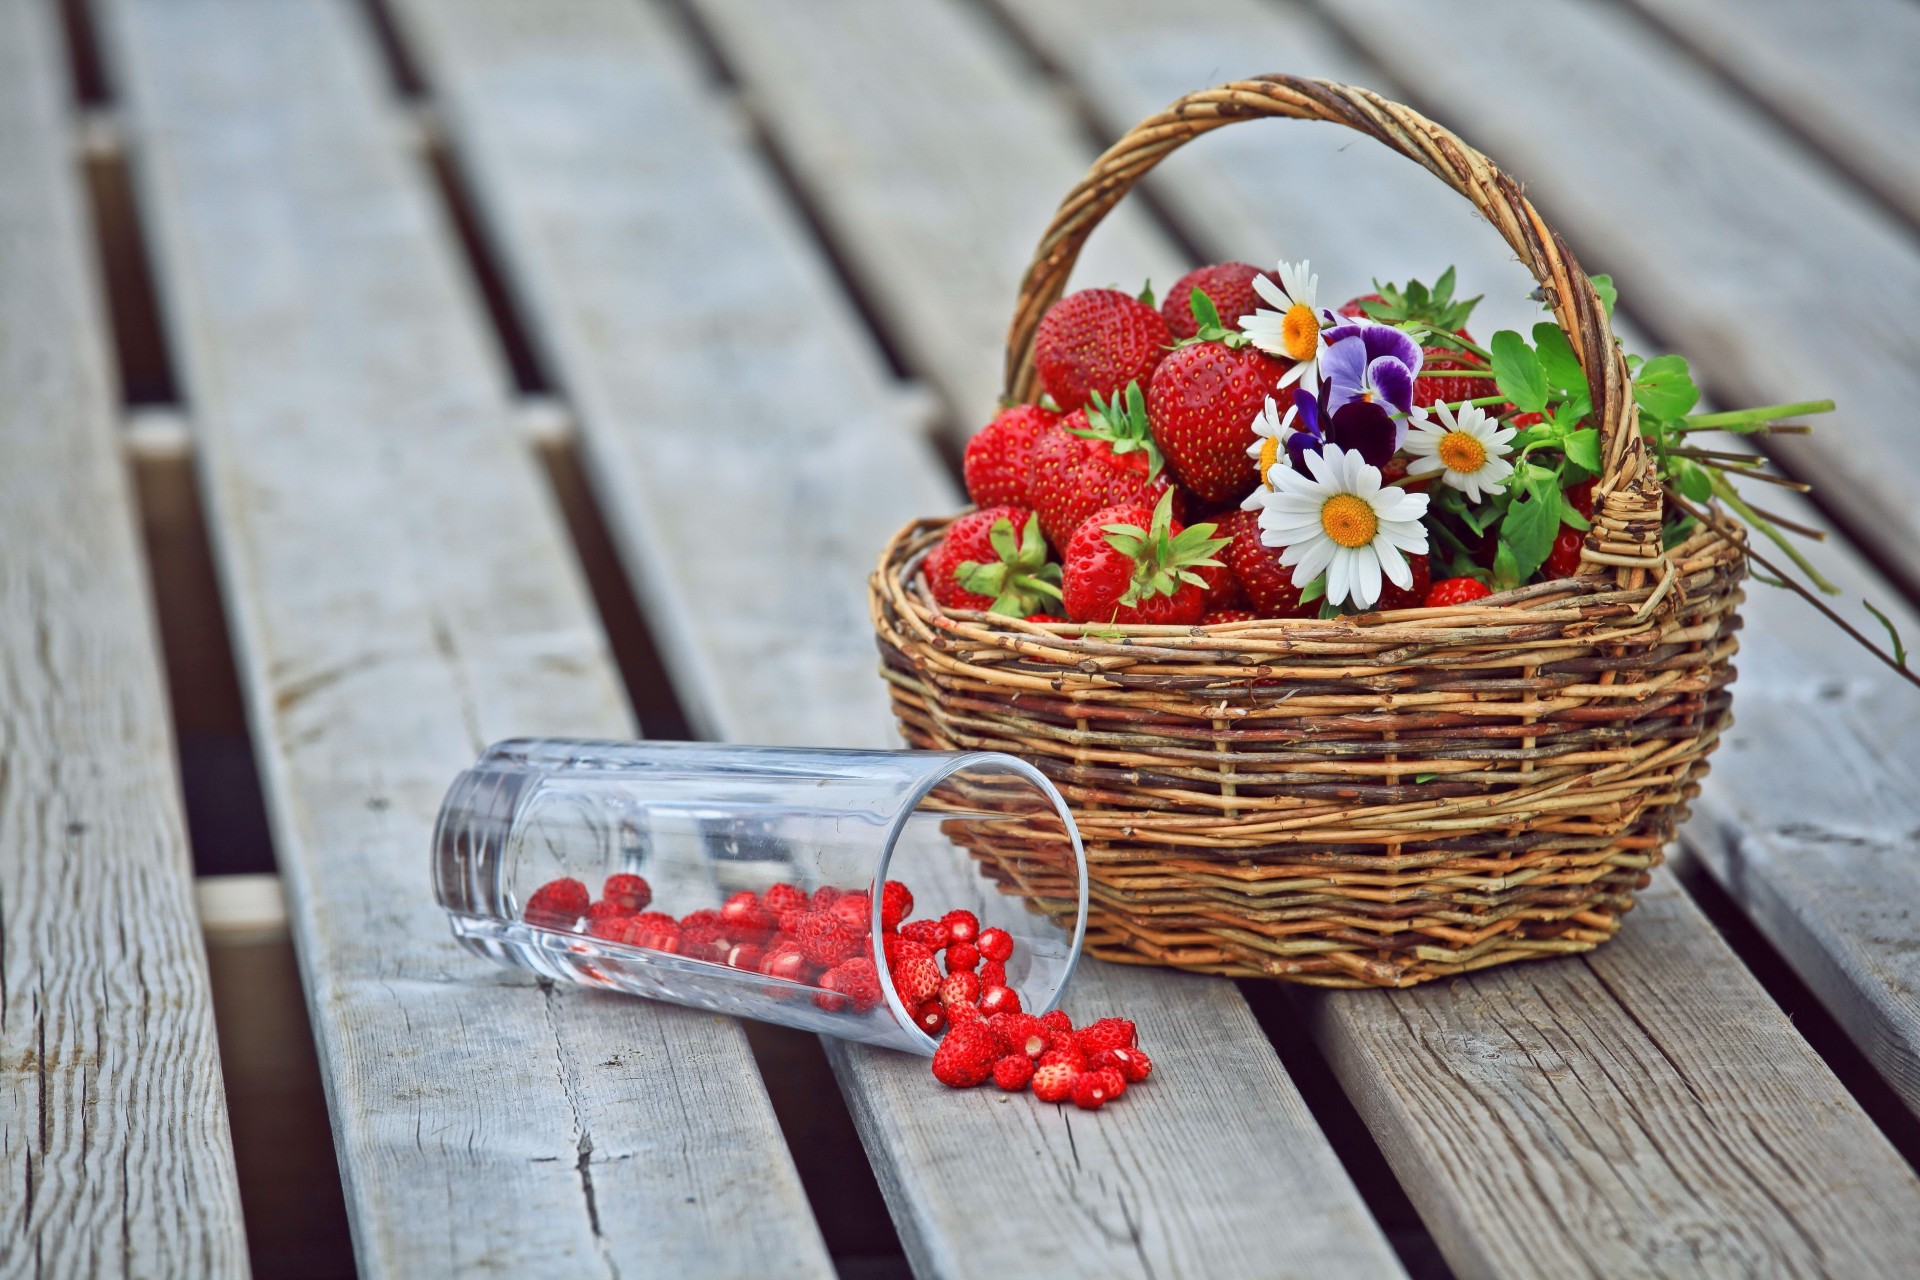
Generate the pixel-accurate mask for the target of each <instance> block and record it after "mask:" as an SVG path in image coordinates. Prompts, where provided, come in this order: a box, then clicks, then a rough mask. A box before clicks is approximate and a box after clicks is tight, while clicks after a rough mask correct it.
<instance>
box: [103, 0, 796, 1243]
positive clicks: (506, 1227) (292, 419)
mask: <svg viewBox="0 0 1920 1280" xmlns="http://www.w3.org/2000/svg"><path fill="white" fill-rule="evenodd" d="M103 14H104V15H105V16H106V17H107V18H109V19H110V21H107V22H105V23H103V27H104V29H105V31H106V33H107V35H108V37H109V43H110V47H111V49H112V52H113V54H114V55H115V57H114V62H115V69H116V72H117V76H116V83H119V84H123V85H125V86H126V89H127V92H128V96H129V98H130V102H131V106H130V129H131V138H132V143H133V146H134V148H135V152H136V155H137V158H138V166H139V177H140V180H141V190H142V192H143V194H144V197H145V204H146V207H147V209H148V212H149V215H150V225H151V227H152V232H153V242H154V248H155V257H156V261H157V264H158V269H159V272H160V276H161V281H160V283H161V292H162V295H163V297H164V299H165V303H166V309H167V315H168V317H169V319H170V321H171V328H172V331H173V333H174V335H175V337H176V340H177V346H178V350H179V355H180V364H181V368H182V373H183V377H184V381H185V384H186V387H187V392H188V398H189V400H190V402H191V404H192V406H193V414H194V428H195V432H196V436H197V445H198V451H199V453H198V456H199V462H200V466H201V471H202V476H203V480H204V484H205V488H206V490H207V496H208V500H209V501H208V507H209V524H210V531H211V536H212V538H213V540H214V543H215V548H216V553H217V556H218V559H219V563H220V568H221V574H222V579H223V582H224V585H225V589H226V594H227V598H228V600H229V602H230V607H231V616H232V619H233V623H234V628H235V631H236V634H237V644H236V648H237V651H238V654H239V657H240V662H241V666H242V676H243V684H244V686H245V689H246V694H247V699H248V704H249V714H250V716H251V718H252V722H253V725H254V734H255V740H256V742H257V744H258V746H259V750H260V753H261V757H262V760H261V764H262V769H261V772H262V775H263V777H264V779H265V781H266V784H267V788H268V793H269V794H268V799H269V803H270V809H271V815H272V818H273V828H274V837H275V842H276V847H277V852H278V855H279V859H280V864H281V867H282V870H283V873H284V882H285V887H286V891H287V896H288V905H289V910H290V916H291V924H292V928H293V933H294V938H295V941H296V944H297V945H298V947H299V948H300V952H301V958H302V967H303V969H304V971H305V976H306V981H307V996H308V1002H309V1005H310V1007H311V1008H312V1010H313V1011H314V1014H315V1039H316V1045H317V1048H318V1051H319V1055H320V1059H321V1063H322V1066H323V1069H324V1072H325V1076H326V1082H327V1089H328V1096H329V1102H330V1104H331V1108H332V1114H333V1121H334V1126H335V1131H336V1137H337V1140H338V1147H339V1153H340V1163H341V1172H342V1180H343V1183H344V1186H345V1191H346V1198H347V1204H348V1208H349V1213H350V1216H351V1218H352V1221H353V1227H354V1237H355V1248H356V1254H357V1257H358V1261H359V1270H360V1274H361V1275H363V1276H368V1277H373V1276H406V1277H416V1276H433V1275H471V1274H474V1273H476V1272H478V1271H481V1270H488V1271H492V1272H496V1273H500V1274H513V1275H519V1274H533V1273H536V1272H538V1273H551V1272H555V1271H562V1272H570V1273H579V1274H589V1273H590V1274H605V1275H616V1274H619V1273H621V1272H625V1273H627V1274H634V1273H636V1272H641V1271H647V1272H658V1273H661V1274H670V1273H680V1274H692V1273H695V1272H697V1273H699V1274H703V1275H732V1276H743V1277H744V1276H755V1277H758V1276H771V1275H782V1276H787V1275H805V1276H828V1275H831V1274H832V1267H831V1263H830V1261H829V1259H828V1258H827V1255H826V1251H825V1247H824V1245H823V1243H822V1241H821V1239H820V1236H819V1233H818V1230H817V1228H816V1227H815V1225H814V1223H813V1221H812V1218H811V1215H810V1213H809V1211H808V1208H807V1203H806V1199H805V1196H804V1194H803V1192H802V1189H801V1187H800V1183H799V1179H798V1176H797V1174H796V1172H795V1170H794V1167H793V1164H792V1161H791V1159H790V1157H789V1155H788V1154H787V1151H786V1149H785V1146H784V1145H783V1143H782V1142H781V1139H780V1136H779V1130H778V1128H777V1126H776V1124H775V1121H774V1117H773V1113H772V1109H771V1107H770V1106H769V1104H768V1101H767V1096H766V1093H765V1090H764V1088H763V1086H762V1084H761V1081H760V1078H759V1075H758V1073H757V1072H756V1070H755V1067H754V1064H753V1060H752V1058H751V1056H750V1054H749V1051H748V1049H747V1046H746V1043H745V1040H744V1037H743V1035H742V1034H741V1032H740V1029H739V1027H738V1026H737V1024H735V1023H733V1022H731V1021H728V1020H726V1019H721V1018H715V1017H713V1016H711V1015H707V1014H702V1013H696V1012H694V1011H691V1010H685V1009H677V1008H673V1007H669V1006H664V1005H655V1004H650V1003H646V1002H641V1001H635V1000H624V999H619V998H615V997H605V996H596V995H593V994H589V993H587V992H584V991H577V990H571V989H556V988H554V987H552V986H551V985H550V984H540V983H536V982H535V981H533V980H532V979H531V977H529V976H525V975H518V974H514V973H510V972H508V971H506V970H502V969H499V968H496V967H494V966H492V965H490V964H488V963H487V962H485V961H482V960H480V959H478V958H476V957H473V956H470V955H468V954H466V953H465V952H463V951H462V950H460V949H459V948H458V947H456V946H455V945H454V944H453V942H452V941H451V940H450V939H449V938H448V937H447V934H446V922H445V920H444V918H443V917H442V916H441V913H440V911H439V909H438V907H437V906H436V905H435V904H434V902H433V901H432V898H431V896H430V895H429V893H428V892H427V888H426V886H427V874H426V873H427V864H426V859H427V851H428V835H429V832H430V829H431V824H432V821H433V816H434V813H435V809H436V807H437V805H438V802H439V799H440V794H441V792H442V790H443V788H444V787H445V786H446V784H447V782H448V780H449V779H450V778H451V777H452V775H453V774H454V772H455V771H456V770H458V769H459V768H461V767H462V766H463V765H464V764H466V763H468V762H470V761H471V760H472V758H473V756H474V754H475V753H476V752H477V751H479V750H480V748H481V747H482V746H483V745H484V744H485V743H486V742H488V741H489V740H491V739H495V738H499V737H504V736H507V735H510V734H520V733H529V734H557V733H576V734H593V735H607V736H628V735H630V734H631V733H632V732H633V723H632V719H631V717H630V716H629V715H628V714H627V713H626V711H625V710H624V707H623V703H622V697H621V694H620V692H619V689H618V686H617V683H616V680H615V676H614V674H613V669H612V664H611V661H610V659H609V657H608V654H607V650H606V644H605V640H604V638H603V636H602V635H601V634H600V632H599V630H598V628H597V626H596V624H595V623H594V620H593V618H592V614H591V609H590V606H589V604H588V602H587V599H586V594H585V589H584V586H583V584H582V582H581V579H580V573H579V570H578V567H577V565H576V564H575V563H574V561H573V560H572V558H571V555H570V553H569V551H568V550H567V548H566V547H565V546H564V544H563V535H562V534H561V533H560V532H559V529H560V524H559V520H558V516H557V514H556V512H555V511H554V510H553V506H552V501H551V498H550V495H549V494H548V493H547V492H546V491H545V490H544V488H543V487H542V485H541V483H540V481H539V479H538V478H537V470H536V464H535V462H534V460H533V458H532V457H531V454H530V452H529V450H528V448H527V447H526V446H525V445H524V443H523V442H522V441H521V440H520V438H519V437H518V435H517V433H516V432H517V428H516V424H515V421H514V417H513V414H512V411H511V408H510V405H509V403H508V399H507V392H506V387H505V381H504V378H503V375H502V372H501V370H500V368H499V367H498V364H497V360H496V359H495V355H494V352H493V351H491V350H490V349H489V344H488V340H487V338H486V337H485V335H484V332H483V329H482V321H481V319H480V317H481V314H482V313H481V310H480V307H479V304H478V302H477V300H476V298H475V297H474V296H473V290H472V289H471V288H470V287H469V282H468V281H467V280H466V279H465V278H464V277H463V275H462V271H461V268H460V266H459V264H458V261H457V257H456V254H455V250H454V249H453V247H452V242H451V239H450V237H449V235H448V229H447V227H446V226H445V225H444V215H443V214H442V213H441V212H440V211H439V210H437V209H436V207H435V205H434V201H433V198H432V195H431V192H430V190H429V187H428V185H427V179H426V176H425V173H424V171H423V169H422V168H421V167H420V165H419V164H418V158H417V157H415V156H412V155H409V154H407V153H405V152H403V151H402V149H401V147H400V144H399V143H398V142H397V141H396V139H395V137H394V133H393V131H392V130H391V129H390V128H389V120H388V117H387V114H386V113H387V111H388V107H387V105H386V103H385V100H384V95H383V92H382V88H381V84H380V81H379V78H378V75H377V74H376V66H377V62H376V58H375V55H374V50H373V49H372V47H371V45H370V43H369V40H368V35H367V32H366V31H365V30H364V28H363V27H362V26H361V25H360V15H359V14H358V13H357V12H356V11H355V10H354V9H352V8H351V7H349V6H346V5H341V4H336V3H331V2H329V0H281V2H280V3H276V4H271V5H258V4H248V3H238V2H234V0H184V2H179V0H114V2H113V3H110V4H107V5H105V6H103Z"/></svg>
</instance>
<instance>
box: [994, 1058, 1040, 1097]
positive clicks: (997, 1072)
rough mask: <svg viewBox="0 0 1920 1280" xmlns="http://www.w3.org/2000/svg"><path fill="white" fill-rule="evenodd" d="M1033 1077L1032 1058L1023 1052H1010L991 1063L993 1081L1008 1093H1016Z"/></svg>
mask: <svg viewBox="0 0 1920 1280" xmlns="http://www.w3.org/2000/svg"><path fill="white" fill-rule="evenodd" d="M1031 1079H1033V1059H1032V1058H1029V1057H1027V1055H1025V1054H1024V1053H1016V1054H1012V1055H1010V1056H1008V1057H1005V1058H1002V1059H1000V1061H998V1062H996V1063H994V1064H993V1082H994V1083H995V1084H997V1085H999V1086H1000V1087H1001V1088H1002V1089H1005V1090H1006V1091H1007V1092H1008V1093H1018V1092H1020V1091H1021V1090H1022V1089H1024V1088H1026V1087H1027V1082H1028V1081H1029V1080H1031Z"/></svg>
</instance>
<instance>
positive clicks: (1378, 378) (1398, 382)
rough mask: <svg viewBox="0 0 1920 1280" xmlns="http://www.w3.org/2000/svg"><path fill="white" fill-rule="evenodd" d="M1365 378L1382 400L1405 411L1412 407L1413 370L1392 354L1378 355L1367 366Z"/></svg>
mask: <svg viewBox="0 0 1920 1280" xmlns="http://www.w3.org/2000/svg"><path fill="white" fill-rule="evenodd" d="M1367 378H1368V380H1369V381H1371V382H1372V383H1373V389H1374V391H1376V392H1377V393H1379V396H1380V398H1381V399H1382V400H1385V401H1386V402H1387V403H1388V404H1390V405H1392V406H1393V407H1394V408H1396V409H1398V410H1399V411H1400V412H1402V413H1407V412H1409V411H1411V410H1412V408H1413V372H1412V370H1410V369H1408V368H1407V366H1406V365H1404V364H1402V363H1401V362H1400V361H1399V360H1397V359H1395V358H1394V357H1393V356H1380V357H1378V358H1377V359H1375V360H1374V361H1373V362H1372V363H1370V364H1369V365H1368V366H1367Z"/></svg>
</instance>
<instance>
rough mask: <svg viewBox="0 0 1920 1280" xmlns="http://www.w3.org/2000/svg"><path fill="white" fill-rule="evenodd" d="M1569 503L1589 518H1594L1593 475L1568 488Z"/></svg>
mask: <svg viewBox="0 0 1920 1280" xmlns="http://www.w3.org/2000/svg"><path fill="white" fill-rule="evenodd" d="M1566 494H1567V505H1568V506H1570V507H1572V508H1573V509H1574V510H1575V511H1578V512H1579V513H1580V514H1581V515H1583V516H1585V517H1586V518H1587V519H1589V520H1591V519H1593V480H1592V478H1591V477H1589V478H1588V479H1585V480H1582V481H1581V482H1580V483H1579V484H1570V485H1568V486H1567V488H1566Z"/></svg>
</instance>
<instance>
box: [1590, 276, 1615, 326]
mask: <svg viewBox="0 0 1920 1280" xmlns="http://www.w3.org/2000/svg"><path fill="white" fill-rule="evenodd" d="M1587 280H1588V282H1589V283H1591V284H1592V285H1593V291H1594V292H1595V293H1597V294H1599V295H1600V305H1601V306H1603V307H1605V308H1606V309H1607V319H1609V320H1611V319H1613V304H1614V303H1615V302H1617V301H1619V299H1620V295H1619V293H1618V291H1617V290H1615V289H1614V287H1613V277H1612V276H1588V277H1587Z"/></svg>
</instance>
